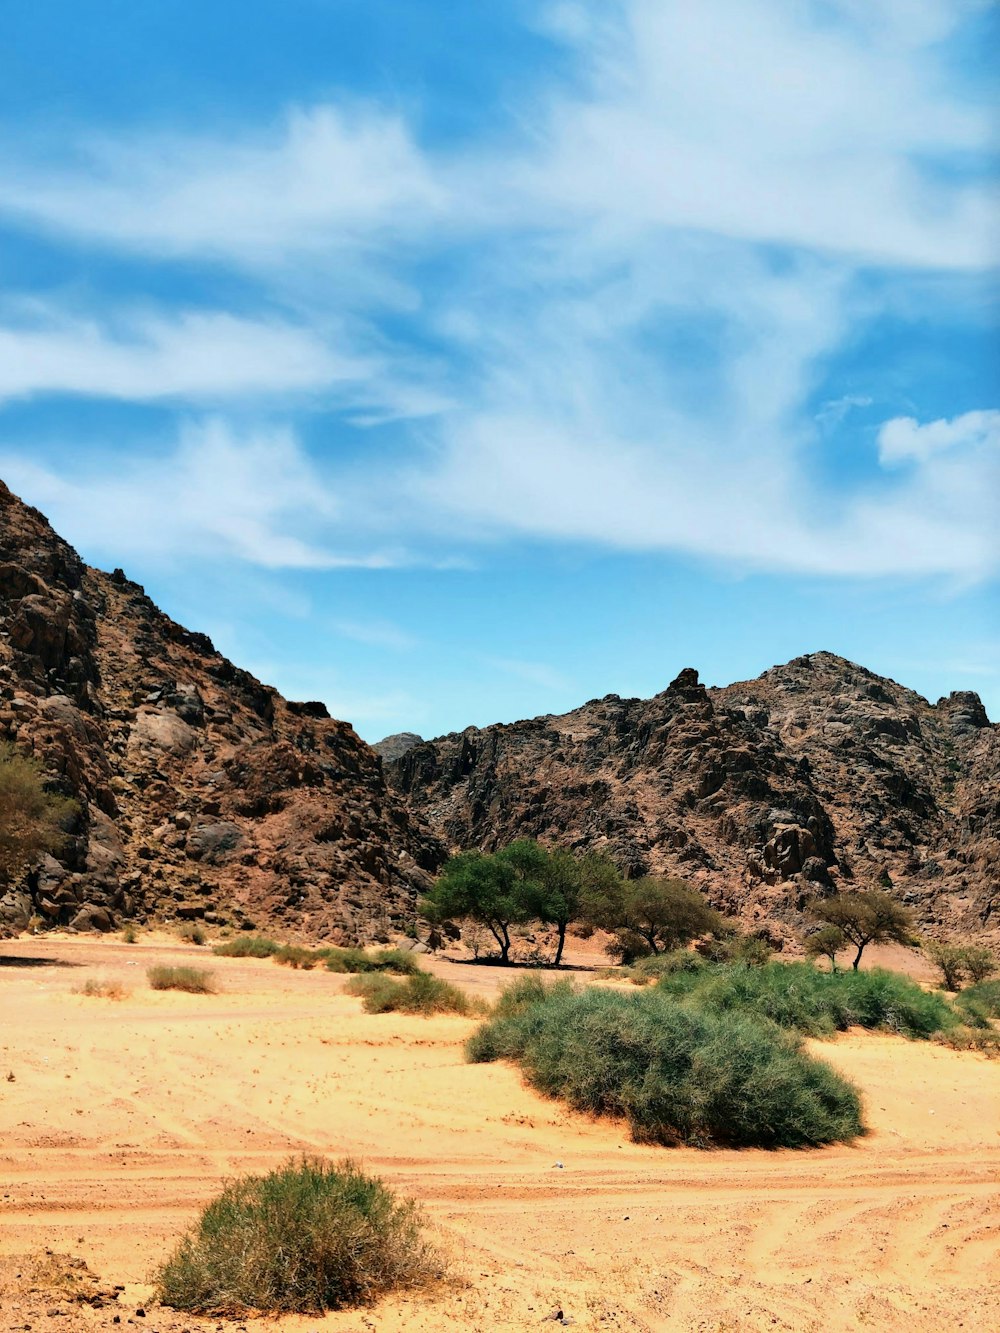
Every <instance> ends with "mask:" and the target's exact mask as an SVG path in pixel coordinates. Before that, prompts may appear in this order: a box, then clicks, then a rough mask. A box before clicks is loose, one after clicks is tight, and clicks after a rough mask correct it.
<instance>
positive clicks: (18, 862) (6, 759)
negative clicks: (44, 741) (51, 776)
mask: <svg viewBox="0 0 1000 1333" xmlns="http://www.w3.org/2000/svg"><path fill="white" fill-rule="evenodd" d="M76 809H77V805H76V802H75V801H73V800H71V799H70V798H69V797H67V796H59V795H56V794H55V793H54V792H50V791H47V790H46V788H45V775H44V773H43V772H42V767H41V765H40V764H39V763H38V762H37V760H35V759H31V758H28V757H27V756H25V755H21V754H18V753H17V751H16V750H15V749H14V747H13V746H12V745H3V746H0V885H11V884H16V883H17V882H18V881H19V880H20V879H21V878H22V877H23V876H24V875H25V874H26V873H27V872H28V871H29V870H30V869H31V868H32V866H33V865H34V864H35V863H36V861H38V859H39V857H41V856H43V855H44V854H45V853H46V852H54V851H58V849H59V847H60V846H61V844H62V843H63V841H64V840H65V837H66V834H65V826H66V825H67V824H68V823H69V821H70V819H71V818H72V816H73V814H74V813H75V811H76Z"/></svg>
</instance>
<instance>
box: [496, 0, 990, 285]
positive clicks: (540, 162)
mask: <svg viewBox="0 0 1000 1333" xmlns="http://www.w3.org/2000/svg"><path fill="white" fill-rule="evenodd" d="M857 8H858V7H857V6H856V5H853V4H852V5H847V6H844V10H845V11H849V13H850V14H853V17H855V18H857V13H856V12H855V11H857ZM876 8H877V10H878V21H872V22H866V23H865V24H864V25H863V27H862V29H861V31H858V30H857V28H854V29H853V30H852V28H851V27H849V26H845V25H843V24H836V23H832V22H827V23H823V22H821V21H819V22H818V21H816V19H817V12H816V10H814V9H811V8H810V7H809V6H807V5H802V4H798V3H792V2H791V0H769V3H757V4H753V3H747V0H710V3H703V4H697V5H695V4H690V3H689V2H688V0H621V3H611V4H610V5H609V4H607V3H604V0H602V2H601V3H600V4H599V5H597V6H595V7H594V8H592V7H591V5H589V4H583V3H581V4H579V5H576V6H568V5H565V4H562V5H560V6H559V12H560V14H561V31H562V32H563V34H564V35H565V36H566V37H567V39H568V40H569V41H570V42H571V43H572V44H573V45H574V46H575V47H576V49H577V52H578V54H579V56H580V59H581V60H582V61H583V62H585V64H589V69H590V78H589V82H588V84H587V85H586V87H585V91H584V92H583V93H582V94H580V95H577V96H573V97H559V98H556V99H555V100H554V101H553V103H552V104H551V105H550V107H549V108H548V109H547V112H546V113H545V114H544V117H543V122H542V124H543V129H542V133H541V134H540V135H539V137H540V139H541V140H542V143H543V147H542V148H541V149H540V150H539V151H538V152H537V153H536V155H535V157H534V160H528V161H525V162H522V163H515V164H513V165H512V166H511V169H510V172H509V175H508V176H505V177H503V178H502V185H503V188H504V189H505V190H507V191H511V187H513V197H514V198H515V199H517V200H519V202H520V207H521V208H523V210H524V212H525V213H530V212H531V211H532V210H534V211H536V212H537V210H538V208H539V201H541V200H544V201H546V203H547V206H548V208H549V210H550V212H551V214H552V215H553V216H555V217H562V218H564V219H567V220H569V219H572V218H576V219H577V220H578V221H580V222H585V223H589V224H590V225H593V226H597V227H600V228H602V229H605V230H606V229H609V228H610V229H613V230H614V231H615V232H616V233H619V234H621V233H624V234H635V233H636V232H637V231H639V230H641V229H644V228H649V227H685V228H697V229H703V230H707V231H711V232H714V233H717V234H720V235H724V236H729V237H735V238H743V239H747V240H752V241H767V242H784V243H787V244H791V245H801V246H807V247H810V248H814V249H817V250H820V251H825V252H829V253H831V254H841V255H852V256H857V257H860V258H864V259H866V260H874V261H877V262H885V263H893V264H906V265H929V266H932V267H944V268H956V269H962V268H969V267H972V268H975V267H980V266H982V265H983V264H986V263H989V262H991V261H992V260H993V259H995V258H996V255H997V245H996V240H995V226H994V220H993V216H992V214H993V208H992V204H991V196H990V194H989V192H988V191H987V190H986V189H984V187H983V186H982V185H981V184H978V183H975V182H967V183H956V182H955V181H954V180H950V181H949V180H947V179H945V178H943V177H940V176H938V175H937V174H936V173H935V172H934V170H933V169H929V168H928V167H927V166H926V163H927V162H928V161H929V160H931V159H937V158H940V157H941V156H942V155H946V154H949V153H956V152H958V153H975V152H979V153H983V154H987V153H989V151H990V147H991V144H992V141H993V125H992V119H991V114H990V111H989V108H987V107H982V108H975V107H973V106H971V105H969V106H966V105H962V104H961V103H959V102H958V101H956V100H955V99H954V98H952V97H949V96H947V95H946V94H945V92H944V91H943V90H942V78H941V70H940V66H939V64H938V61H939V56H938V54H937V52H936V50H935V48H934V47H933V45H931V43H933V42H935V41H940V40H941V39H942V38H943V37H944V36H945V35H946V34H947V31H948V30H950V28H951V27H954V26H955V25H956V24H957V22H958V21H959V19H960V17H961V11H962V8H963V7H962V6H958V7H956V6H952V7H951V8H950V11H949V10H946V9H945V8H944V7H943V6H939V5H935V6H933V8H934V9H935V11H936V13H935V22H933V23H930V22H927V23H925V24H920V23H916V24H914V25H913V30H912V33H911V37H910V40H908V41H907V42H905V43H900V42H898V41H897V40H896V37H897V34H898V32H899V30H900V28H901V27H902V26H903V25H902V23H901V20H900V19H899V16H898V13H897V12H896V11H897V10H898V6H892V5H880V6H876ZM595 9H596V11H597V15H596V16H595ZM570 12H572V13H573V14H574V15H575V19H574V22H573V23H572V24H569V23H567V18H566V16H567V14H568V13H570ZM609 12H611V13H612V14H614V15H616V16H617V17H618V20H619V21H618V22H617V23H611V22H609V19H608V14H609ZM588 19H589V21H588ZM918 34H922V36H920V37H919V38H918Z"/></svg>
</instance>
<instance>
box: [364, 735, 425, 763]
mask: <svg viewBox="0 0 1000 1333" xmlns="http://www.w3.org/2000/svg"><path fill="white" fill-rule="evenodd" d="M423 739H424V738H423V736H418V735H417V733H416V732H415V731H397V732H396V734H395V735H393V736H383V737H382V739H381V740H380V741H376V742H375V744H374V745H373V746H372V749H373V750H374V751H375V753H376V754H377V755H380V756H381V758H382V761H383V763H386V764H391V763H392V761H393V760H394V759H402V757H403V755H404V754H406V752H407V750H412V749H413V747H414V746H415V745H422V744H423Z"/></svg>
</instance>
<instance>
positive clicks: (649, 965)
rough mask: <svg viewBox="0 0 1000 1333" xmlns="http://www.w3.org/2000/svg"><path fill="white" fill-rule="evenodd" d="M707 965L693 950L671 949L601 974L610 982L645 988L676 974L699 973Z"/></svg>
mask: <svg viewBox="0 0 1000 1333" xmlns="http://www.w3.org/2000/svg"><path fill="white" fill-rule="evenodd" d="M707 966H708V963H707V962H706V961H705V959H704V958H703V957H702V956H701V954H699V953H695V952H694V950H693V949H671V951H670V952H669V953H654V954H650V955H648V957H646V958H640V959H638V960H637V961H636V962H634V963H633V964H632V965H631V967H619V968H612V969H610V970H609V971H608V972H607V973H605V974H603V975H606V976H608V977H609V978H611V979H612V980H625V981H631V983H632V984H633V986H647V985H648V984H649V983H650V982H651V981H658V980H659V979H660V977H666V976H673V975H674V974H675V973H677V972H701V971H703V970H704V969H705V968H706V967H707Z"/></svg>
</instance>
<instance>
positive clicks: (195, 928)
mask: <svg viewBox="0 0 1000 1333" xmlns="http://www.w3.org/2000/svg"><path fill="white" fill-rule="evenodd" d="M176 933H177V938H178V939H179V940H180V941H181V942H182V943H183V944H198V945H202V944H204V943H205V942H206V940H207V939H208V936H207V935H206V934H205V927H204V926H200V925H198V924H197V922H194V921H184V922H182V923H181V925H179V926H178V927H177V932H176Z"/></svg>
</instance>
